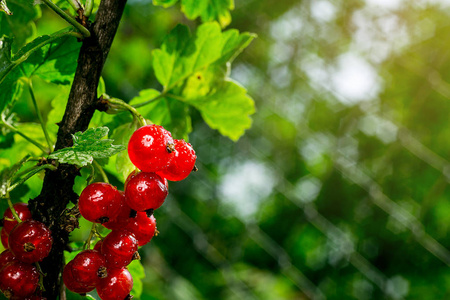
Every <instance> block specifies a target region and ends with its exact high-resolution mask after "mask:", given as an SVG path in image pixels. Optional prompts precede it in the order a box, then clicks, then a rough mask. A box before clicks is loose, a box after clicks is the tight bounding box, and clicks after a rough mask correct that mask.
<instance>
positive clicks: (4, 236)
mask: <svg viewBox="0 0 450 300" xmlns="http://www.w3.org/2000/svg"><path fill="white" fill-rule="evenodd" d="M0 235H1V240H2V245H3V247H4V248H5V249H7V248H8V247H9V246H8V233H6V230H5V228H2V232H1V233H0Z"/></svg>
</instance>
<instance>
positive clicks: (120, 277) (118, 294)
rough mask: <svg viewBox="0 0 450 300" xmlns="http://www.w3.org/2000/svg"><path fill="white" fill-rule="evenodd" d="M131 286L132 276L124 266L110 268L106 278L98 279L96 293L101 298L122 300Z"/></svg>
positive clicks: (103, 299) (104, 299)
mask: <svg viewBox="0 0 450 300" xmlns="http://www.w3.org/2000/svg"><path fill="white" fill-rule="evenodd" d="M132 288H133V278H132V277H131V274H130V272H128V270H127V269H126V268H121V269H111V270H110V271H109V272H108V276H107V277H106V278H103V279H100V283H99V284H98V285H97V293H98V295H99V296H100V298H101V299H102V300H123V299H125V298H126V297H127V295H128V294H129V293H130V292H131V289H132Z"/></svg>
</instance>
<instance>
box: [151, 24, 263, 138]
mask: <svg viewBox="0 0 450 300" xmlns="http://www.w3.org/2000/svg"><path fill="white" fill-rule="evenodd" d="M253 38H254V35H252V34H249V33H243V34H239V32H238V31H236V30H229V31H225V32H223V33H222V32H221V30H220V26H219V25H218V24H217V23H205V24H203V25H201V26H199V27H198V28H197V31H196V33H195V35H194V36H191V35H190V33H189V29H188V28H187V27H186V26H182V25H178V26H177V27H176V28H175V29H173V30H172V31H171V32H170V34H169V35H168V36H167V37H166V39H165V40H164V42H163V44H162V46H161V48H160V49H156V50H154V51H153V67H154V70H155V75H156V78H157V79H158V81H159V82H160V83H161V84H162V85H163V87H164V90H163V94H167V98H168V99H167V100H166V101H174V100H180V101H182V102H185V103H187V104H190V105H192V106H194V107H195V108H197V109H198V110H199V111H200V113H201V114H202V116H203V118H204V119H205V121H206V122H207V123H208V125H209V126H211V127H212V128H214V129H218V130H219V132H220V133H221V134H223V135H225V136H228V137H229V138H231V139H232V140H237V139H239V137H240V136H242V134H243V133H244V131H245V129H247V128H250V125H251V120H250V118H249V115H251V114H253V113H254V103H253V100H252V99H251V98H250V97H249V96H248V95H247V94H246V90H245V89H244V88H242V87H241V86H239V85H237V84H236V83H234V82H233V81H231V80H230V79H229V78H228V74H227V68H228V67H229V65H228V64H229V63H231V62H232V61H233V59H234V58H235V57H236V55H238V54H239V53H240V52H241V51H242V50H243V49H244V48H245V47H247V46H248V45H249V44H250V42H251V41H252V40H253Z"/></svg>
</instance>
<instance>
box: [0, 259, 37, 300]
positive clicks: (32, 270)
mask: <svg viewBox="0 0 450 300" xmlns="http://www.w3.org/2000/svg"><path fill="white" fill-rule="evenodd" d="M38 285H39V273H38V272H37V270H36V267H34V266H33V265H30V264H26V263H23V262H20V261H13V262H10V263H8V264H7V265H6V266H4V267H3V269H1V270H0V290H2V291H3V293H4V294H5V295H6V296H9V297H12V296H15V297H27V296H30V295H31V294H33V293H34V291H35V290H36V288H37V287H38Z"/></svg>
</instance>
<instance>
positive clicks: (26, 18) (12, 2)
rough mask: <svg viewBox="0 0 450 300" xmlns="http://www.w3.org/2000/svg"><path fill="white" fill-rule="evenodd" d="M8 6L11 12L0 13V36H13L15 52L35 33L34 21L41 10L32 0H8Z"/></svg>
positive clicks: (39, 15) (38, 16)
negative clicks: (10, 13)
mask: <svg viewBox="0 0 450 300" xmlns="http://www.w3.org/2000/svg"><path fill="white" fill-rule="evenodd" d="M8 8H9V10H10V11H11V12H12V13H13V14H12V15H6V14H2V13H0V37H1V36H2V35H7V36H10V37H13V38H14V45H13V52H16V51H17V50H18V49H20V48H21V47H22V46H23V45H24V44H25V43H26V42H27V40H28V39H29V38H30V37H31V36H33V35H34V34H35V33H36V26H35V24H34V21H35V20H36V19H38V18H40V17H41V10H40V8H39V6H38V5H34V3H33V0H8Z"/></svg>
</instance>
